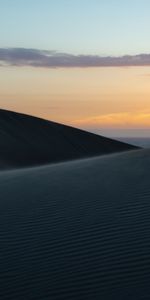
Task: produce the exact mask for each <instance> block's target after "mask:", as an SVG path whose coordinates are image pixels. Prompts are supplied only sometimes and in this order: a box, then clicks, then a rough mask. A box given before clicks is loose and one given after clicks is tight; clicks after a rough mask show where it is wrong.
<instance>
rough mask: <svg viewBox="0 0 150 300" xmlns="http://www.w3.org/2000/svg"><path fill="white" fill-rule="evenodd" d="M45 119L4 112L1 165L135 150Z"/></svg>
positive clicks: (0, 127) (0, 112) (0, 117)
mask: <svg viewBox="0 0 150 300" xmlns="http://www.w3.org/2000/svg"><path fill="white" fill-rule="evenodd" d="M134 148H135V147H134V146H131V145H128V144H125V143H121V142H118V141H114V140H111V139H108V138H104V137H102V136H98V135H94V134H92V133H88V132H85V131H82V130H79V129H75V128H72V127H69V126H65V125H61V124H57V123H54V122H49V121H46V120H43V119H39V118H35V117H31V116H27V115H24V114H19V113H15V112H10V111H6V110H0V165H1V167H2V168H5V167H22V166H30V165H41V164H46V163H51V162H58V161H65V160H70V159H76V158H81V157H90V156H96V155H100V154H107V153H112V152H119V151H125V150H131V149H134Z"/></svg>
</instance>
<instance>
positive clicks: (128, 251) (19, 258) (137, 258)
mask: <svg viewBox="0 0 150 300" xmlns="http://www.w3.org/2000/svg"><path fill="white" fill-rule="evenodd" d="M0 240H1V244H0V299H7V300H8V299H11V300H12V299H15V300H24V299H28V300H31V299H36V300H39V299H42V300H43V299H44V300H48V299H51V300H56V299H57V300H58V299H59V300H64V299H65V300H70V299H71V300H73V299H77V300H80V299H81V300H83V299H84V300H91V299H97V300H100V299H101V300H114V299H115V300H127V299H129V300H141V299H150V284H149V281H150V151H148V150H138V151H132V152H126V153H122V154H113V155H109V156H104V157H100V158H91V159H84V160H82V161H81V160H79V161H74V162H66V163H60V164H56V165H51V166H47V167H46V166H45V167H44V166H43V167H36V168H29V169H24V170H18V171H15V170H14V171H6V172H0Z"/></svg>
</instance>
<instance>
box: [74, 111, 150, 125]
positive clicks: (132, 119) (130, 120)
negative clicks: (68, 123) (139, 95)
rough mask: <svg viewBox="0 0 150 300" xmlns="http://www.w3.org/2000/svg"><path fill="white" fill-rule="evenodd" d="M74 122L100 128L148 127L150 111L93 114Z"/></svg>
mask: <svg viewBox="0 0 150 300" xmlns="http://www.w3.org/2000/svg"><path fill="white" fill-rule="evenodd" d="M72 124H73V125H76V126H84V127H89V126H90V127H95V126H96V127H100V128H139V127H140V128H147V127H150V112H149V111H148V112H140V111H139V112H134V113H130V112H123V113H111V114H105V115H98V116H91V117H87V118H83V119H80V120H74V122H72Z"/></svg>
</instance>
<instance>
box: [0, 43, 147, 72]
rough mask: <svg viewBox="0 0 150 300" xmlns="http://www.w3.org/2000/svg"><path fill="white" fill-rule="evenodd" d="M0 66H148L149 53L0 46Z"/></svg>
mask: <svg viewBox="0 0 150 300" xmlns="http://www.w3.org/2000/svg"><path fill="white" fill-rule="evenodd" d="M0 66H17V67H23V66H29V67H42V68H76V67H79V68H89V67H130V66H150V54H138V55H124V56H118V57H117V56H116V57H115V56H105V57H104V56H99V55H73V54H69V53H60V52H57V51H50V50H38V49H26V48H0Z"/></svg>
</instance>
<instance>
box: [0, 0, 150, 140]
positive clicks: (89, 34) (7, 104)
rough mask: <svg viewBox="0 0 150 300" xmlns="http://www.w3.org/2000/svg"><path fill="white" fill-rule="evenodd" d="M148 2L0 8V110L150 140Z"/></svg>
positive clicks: (22, 0)
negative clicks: (145, 137)
mask: <svg viewBox="0 0 150 300" xmlns="http://www.w3.org/2000/svg"><path fill="white" fill-rule="evenodd" d="M149 12H150V1H149V0H142V1H141V0H130V1H129V0H126V1H122V0H82V1H81V0H55V1H54V0H53V1H51V0H38V1H37V0H13V1H10V0H0V37H1V43H0V107H1V108H5V109H10V110H15V111H19V112H24V113H28V114H31V115H35V116H40V117H43V118H46V119H49V120H53V121H56V122H60V123H65V124H69V125H71V126H75V127H79V128H83V129H86V130H90V131H92V132H96V133H99V134H104V135H107V136H150V130H149V129H150V38H149V28H150V18H149Z"/></svg>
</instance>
